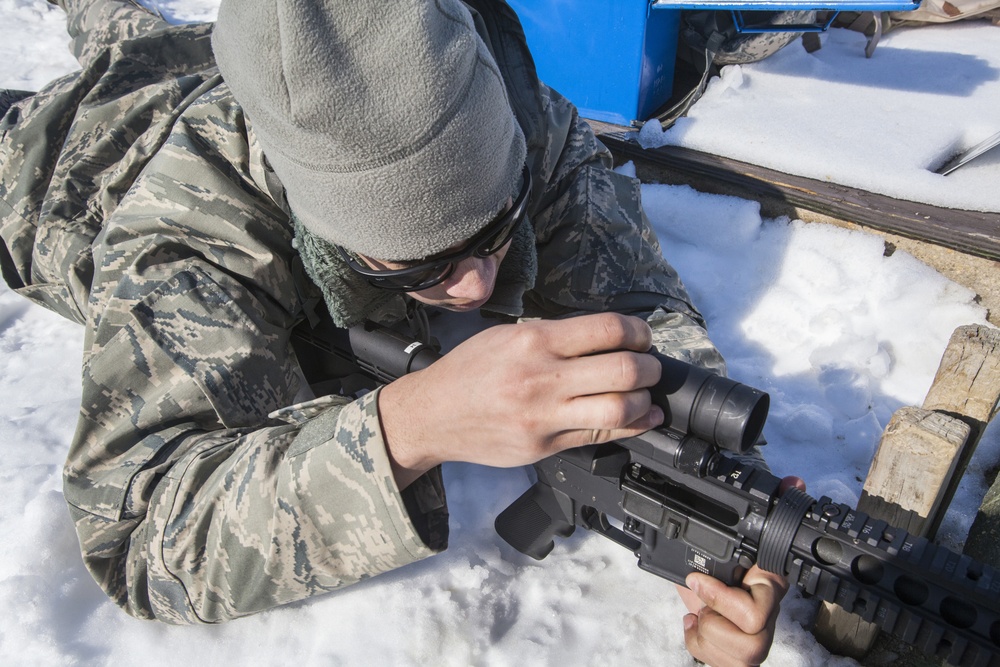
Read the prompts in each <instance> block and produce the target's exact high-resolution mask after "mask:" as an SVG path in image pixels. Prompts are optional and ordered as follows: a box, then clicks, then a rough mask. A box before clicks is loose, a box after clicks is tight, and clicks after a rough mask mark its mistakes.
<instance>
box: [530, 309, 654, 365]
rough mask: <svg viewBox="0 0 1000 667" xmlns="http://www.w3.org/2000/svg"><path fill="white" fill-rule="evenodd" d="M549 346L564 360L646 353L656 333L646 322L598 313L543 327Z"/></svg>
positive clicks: (617, 314) (555, 322) (635, 318)
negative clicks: (602, 354) (624, 352)
mask: <svg viewBox="0 0 1000 667" xmlns="http://www.w3.org/2000/svg"><path fill="white" fill-rule="evenodd" d="M540 325H544V326H543V331H544V335H545V336H546V338H547V339H548V343H549V344H551V345H552V346H553V348H552V349H557V350H559V351H560V353H561V354H562V355H563V356H564V357H581V356H586V355H589V354H595V353H598V352H608V351H611V350H633V351H635V352H645V351H646V350H648V349H649V348H650V347H651V346H652V344H653V333H652V331H651V330H650V328H649V325H648V324H646V322H645V320H642V319H640V318H638V317H631V316H629V315H621V314H619V313H595V314H592V315H581V316H580V317H570V318H567V319H564V320H546V321H545V322H544V323H540Z"/></svg>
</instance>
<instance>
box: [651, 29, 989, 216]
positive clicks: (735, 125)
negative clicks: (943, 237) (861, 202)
mask: <svg viewBox="0 0 1000 667" xmlns="http://www.w3.org/2000/svg"><path fill="white" fill-rule="evenodd" d="M820 39H821V41H822V45H823V46H822V48H821V49H820V50H819V51H816V52H815V53H807V52H806V50H805V49H804V48H802V46H801V43H800V42H795V43H792V44H790V45H789V46H787V47H786V48H784V49H782V50H781V51H779V52H778V53H776V54H775V55H773V56H771V57H770V58H767V59H766V60H763V61H761V62H760V63H756V64H754V65H750V66H738V65H737V66H731V67H727V68H725V69H724V70H723V72H722V76H721V77H719V78H717V79H714V80H713V81H712V83H711V84H710V85H709V87H708V89H707V90H706V91H705V95H704V96H703V97H702V98H701V99H700V100H699V101H698V102H697V103H696V104H695V105H694V107H693V108H692V109H691V111H690V113H688V115H687V116H686V117H684V118H681V119H679V120H678V121H677V123H676V124H675V125H674V126H673V127H672V128H670V129H669V130H668V131H667V132H666V133H662V134H661V133H660V132H659V128H657V127H656V125H655V124H651V123H647V124H646V125H645V126H643V130H644V131H645V136H643V138H642V142H643V145H645V146H647V147H648V146H657V145H663V144H673V145H679V146H685V147H688V148H694V149H697V150H701V151H705V152H707V153H712V154H714V155H723V156H726V157H730V158H734V159H737V160H742V161H744V162H749V163H751V164H757V165H761V166H764V167H770V168H771V169H776V170H777V171H781V172H784V173H787V174H796V175H799V176H807V177H809V178H813V179H816V180H820V181H830V182H833V183H839V184H841V185H848V186H852V187H856V188H861V189H863V190H869V191H874V192H878V193H880V194H885V195H889V196H891V197H895V198H897V199H903V200H906V201H917V202H923V203H927V204H935V205H938V206H944V207H948V208H960V209H968V210H974V211H993V212H1000V190H998V189H997V187H996V184H997V182H1000V148H997V149H994V150H993V151H991V152H990V153H988V154H986V155H984V156H982V157H981V158H978V159H977V160H975V161H973V162H971V163H969V164H968V165H966V166H964V167H962V168H961V169H959V170H957V171H955V172H953V173H951V174H949V175H948V176H940V175H938V174H936V173H934V170H936V169H937V168H939V167H940V166H941V165H943V164H944V163H945V162H947V160H948V159H949V158H951V157H952V156H953V155H955V154H956V153H958V152H961V151H963V150H966V149H969V148H971V147H972V146H974V145H976V144H978V143H979V142H981V141H983V140H985V139H988V138H989V137H992V136H993V135H995V134H996V133H997V132H1000V111H998V110H1000V27H997V26H994V25H991V24H990V23H988V22H987V21H981V20H980V21H966V22H963V23H960V24H950V25H946V26H935V27H931V28H909V29H899V30H894V31H892V32H890V33H889V34H888V35H886V36H885V37H883V38H882V40H881V41H880V42H879V45H878V48H876V50H875V54H874V56H873V57H872V58H871V59H866V58H865V43H866V38H865V37H864V36H863V35H861V34H860V33H857V32H852V31H850V30H831V31H829V32H827V33H823V34H821V36H820Z"/></svg>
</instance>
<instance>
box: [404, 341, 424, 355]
mask: <svg viewBox="0 0 1000 667" xmlns="http://www.w3.org/2000/svg"><path fill="white" fill-rule="evenodd" d="M423 346H424V344H423V343H421V342H419V341H414V342H412V343H410V344H409V345H407V346H406V349H405V350H403V352H405V353H406V354H411V353H412V352H413V351H414V350H418V349H420V348H422V347H423Z"/></svg>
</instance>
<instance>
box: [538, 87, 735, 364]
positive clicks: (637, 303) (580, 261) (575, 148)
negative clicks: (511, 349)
mask: <svg viewBox="0 0 1000 667" xmlns="http://www.w3.org/2000/svg"><path fill="white" fill-rule="evenodd" d="M542 90H543V97H544V108H545V112H546V118H545V121H546V127H547V133H546V135H547V137H548V142H547V145H546V146H544V148H543V150H541V151H538V152H537V153H536V157H535V161H536V165H535V168H536V170H537V171H539V172H540V175H541V179H540V180H541V181H542V182H545V183H546V188H545V191H544V192H543V193H542V195H541V197H540V198H539V203H538V204H537V205H536V208H535V209H534V210H532V211H531V213H532V222H533V223H534V225H535V230H536V237H537V245H538V266H539V272H538V279H537V282H536V284H535V289H534V290H533V291H532V292H529V294H528V295H527V299H528V302H529V304H530V305H531V306H532V307H533V311H534V312H532V313H531V314H534V315H536V316H544V315H549V316H551V315H552V314H557V315H558V314H563V313H568V312H578V311H584V312H595V311H608V310H613V311H618V312H623V313H629V314H634V315H639V316H642V317H646V318H647V321H648V322H649V323H650V326H651V327H652V328H653V332H654V343H655V344H656V346H657V348H658V349H660V350H661V351H662V352H663V353H664V354H668V355H670V356H673V357H678V358H681V359H683V360H685V361H688V362H690V363H694V364H698V365H701V366H705V367H707V368H712V369H714V370H716V371H718V372H721V373H725V362H724V361H723V359H722V356H721V355H720V354H719V352H718V350H717V349H716V348H715V346H714V345H713V344H712V342H711V340H710V339H709V338H708V333H707V332H706V331H705V323H704V320H703V319H702V317H701V315H700V314H699V313H698V310H697V309H696V308H695V307H694V305H693V304H692V303H691V298H690V297H689V296H688V293H687V290H686V289H685V288H684V285H683V283H682V282H681V279H680V277H679V276H678V275H677V272H676V271H675V270H674V268H673V267H672V266H670V264H669V263H668V262H667V260H666V259H664V258H663V253H662V251H661V249H660V244H659V241H658V239H657V237H656V232H655V231H654V230H653V228H652V225H651V224H650V222H649V220H648V218H647V217H646V214H645V212H644V211H643V209H642V201H641V197H640V190H639V186H640V184H639V181H637V180H636V179H633V178H629V177H628V176H625V175H622V174H618V173H615V172H614V171H613V170H612V169H611V154H610V152H609V151H608V150H607V148H605V147H604V146H603V145H602V144H601V143H600V142H599V141H598V140H597V138H596V137H595V136H594V133H593V132H592V131H591V129H590V127H589V126H588V125H587V124H586V123H585V122H584V121H583V120H581V119H580V118H579V116H578V115H577V113H576V109H575V108H574V107H573V106H572V104H570V103H569V102H568V101H567V100H566V99H565V98H563V97H562V96H561V95H559V94H558V93H557V92H555V91H553V90H551V89H547V88H545V87H544V86H543V88H542Z"/></svg>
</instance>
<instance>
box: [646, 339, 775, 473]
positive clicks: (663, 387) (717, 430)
mask: <svg viewBox="0 0 1000 667" xmlns="http://www.w3.org/2000/svg"><path fill="white" fill-rule="evenodd" d="M652 354H653V356H655V357H656V358H657V359H659V360H660V365H661V366H662V367H663V373H662V375H661V376H660V381H659V383H657V385H656V386H654V387H653V388H652V389H651V390H650V393H651V394H652V396H653V402H654V403H656V404H657V405H659V406H660V407H661V408H663V414H664V421H663V428H665V429H667V430H668V431H671V432H673V433H675V434H677V435H679V436H681V437H683V436H684V435H694V436H697V437H698V438H701V439H702V440H706V441H708V442H710V443H713V444H715V445H717V446H718V447H720V448H722V449H726V450H729V451H731V452H737V453H743V452H745V451H747V450H748V449H750V447H751V446H752V445H753V444H754V443H755V442H757V440H758V438H760V434H761V431H763V430H764V422H765V421H766V420H767V410H768V407H769V405H770V398H769V397H768V395H767V394H765V393H764V392H762V391H760V390H759V389H754V388H753V387H750V386H748V385H745V384H741V383H739V382H736V381H735V380H730V379H729V378H726V377H722V376H721V375H716V374H715V373H712V372H711V371H707V370H705V369H703V368H699V367H698V366H692V365H691V364H689V363H686V362H684V361H680V360H678V359H673V358H671V357H668V356H666V355H663V354H660V353H659V352H653V353H652Z"/></svg>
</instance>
